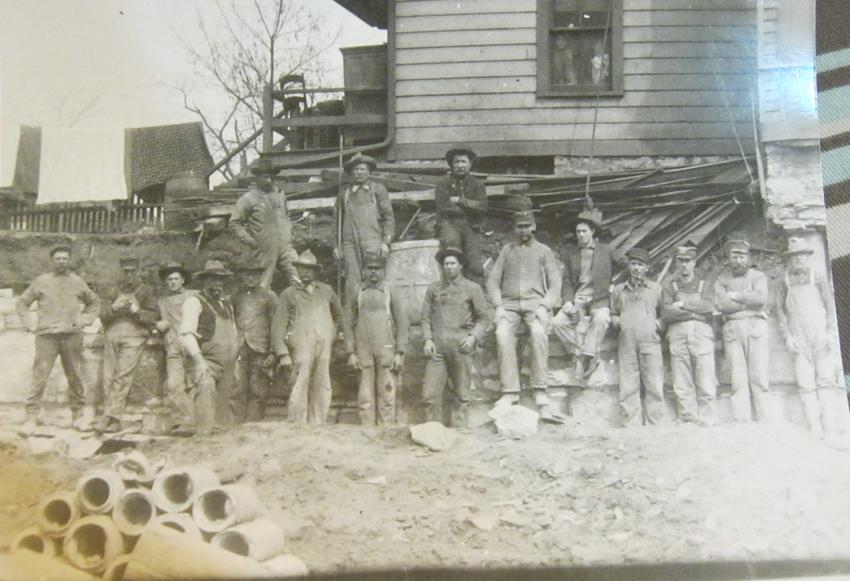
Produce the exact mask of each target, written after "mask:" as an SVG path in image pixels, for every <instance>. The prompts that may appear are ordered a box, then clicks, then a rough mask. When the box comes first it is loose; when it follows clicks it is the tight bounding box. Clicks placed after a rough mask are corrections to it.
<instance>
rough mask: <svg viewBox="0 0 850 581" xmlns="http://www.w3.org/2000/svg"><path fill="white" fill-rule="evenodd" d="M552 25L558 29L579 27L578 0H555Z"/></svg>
mask: <svg viewBox="0 0 850 581" xmlns="http://www.w3.org/2000/svg"><path fill="white" fill-rule="evenodd" d="M553 7H554V14H553V15H552V25H553V26H555V27H558V28H575V27H577V26H581V12H580V11H579V0H555V2H554V3H553Z"/></svg>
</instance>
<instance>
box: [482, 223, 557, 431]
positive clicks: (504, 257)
mask: <svg viewBox="0 0 850 581" xmlns="http://www.w3.org/2000/svg"><path fill="white" fill-rule="evenodd" d="M536 227H537V225H536V222H535V220H534V214H532V213H531V211H529V210H524V211H520V212H516V213H515V214H514V233H515V236H516V240H514V241H512V242H508V243H507V244H505V245H504V246H503V247H502V250H501V251H500V252H499V257H498V258H497V259H496V263H495V264H494V265H493V269H492V270H491V271H490V274H489V275H488V277H487V294H488V295H489V297H490V302H491V304H492V305H493V306H494V307H495V309H496V315H495V318H496V341H497V344H498V348H499V375H500V377H501V382H502V397H501V398H500V399H499V400H498V401H497V402H496V405H497V406H505V405H512V404H515V403H518V402H519V395H520V377H519V364H518V362H517V339H516V333H517V328H518V327H519V325H520V324H523V325H525V326H526V327H527V328H528V331H529V334H530V343H531V361H530V365H529V367H530V368H531V388H532V390H533V391H534V401H535V403H536V405H537V406H538V407H539V408H540V409H541V410H543V411H545V412H546V413H547V414H549V413H551V414H554V413H555V410H554V408H551V407H550V401H549V396H548V393H547V391H546V389H547V383H546V376H547V369H548V358H549V336H548V327H549V321H550V319H551V316H552V309H553V308H554V307H555V306H556V305H557V304H558V302H559V300H560V297H561V273H560V271H559V269H558V263H557V261H556V260H555V254H554V253H553V252H552V249H551V248H549V247H548V246H546V245H545V244H542V243H540V242H538V241H537V239H535V237H534V231H535V229H536Z"/></svg>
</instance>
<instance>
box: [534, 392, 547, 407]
mask: <svg viewBox="0 0 850 581" xmlns="http://www.w3.org/2000/svg"><path fill="white" fill-rule="evenodd" d="M534 405H536V406H537V407H539V408H543V407H546V406H548V405H549V394H547V393H546V390H545V389H535V390H534Z"/></svg>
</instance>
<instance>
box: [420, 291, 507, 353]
mask: <svg viewBox="0 0 850 581" xmlns="http://www.w3.org/2000/svg"><path fill="white" fill-rule="evenodd" d="M490 319H491V315H490V305H489V304H488V303H487V299H486V298H485V297H484V291H482V290H481V287H480V286H478V285H477V284H475V283H474V282H472V281H471V280H469V279H467V278H464V277H463V276H458V277H457V278H456V279H455V280H454V281H449V280H447V279H443V280H440V281H439V282H435V283H434V284H432V285H431V286H429V287H428V290H427V291H425V300H424V302H423V304H422V319H421V325H422V335H423V337H424V338H425V340H428V339H433V337H434V335H436V334H439V333H441V332H442V331H443V330H444V329H463V330H466V331H469V333H470V334H471V335H474V336H475V339H476V341H479V342H480V341H481V340H482V339H483V338H484V331H486V330H487V326H488V325H489V324H490Z"/></svg>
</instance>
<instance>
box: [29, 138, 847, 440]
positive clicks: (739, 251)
mask: <svg viewBox="0 0 850 581" xmlns="http://www.w3.org/2000/svg"><path fill="white" fill-rule="evenodd" d="M476 159H477V158H476V155H475V153H474V152H473V151H472V150H471V149H470V148H468V147H465V146H457V147H453V148H451V149H450V150H449V151H448V152H447V153H446V161H447V163H448V165H449V168H450V169H449V172H448V174H447V175H446V176H445V177H444V178H441V179H440V181H439V182H438V183H437V185H436V187H435V202H436V204H435V205H436V217H437V236H438V237H439V239H440V246H441V249H440V251H439V252H437V254H436V257H435V258H436V261H437V263H438V265H439V269H440V278H439V280H436V281H434V282H433V284H431V285H430V286H429V287H428V289H427V291H426V293H425V296H424V300H423V304H422V305H421V310H420V318H419V321H418V322H419V324H420V327H421V330H422V337H423V341H424V355H425V356H426V357H427V363H426V368H425V374H424V378H423V384H422V392H421V393H422V402H423V407H424V412H425V416H426V420H436V421H443V422H446V423H449V424H450V425H454V426H465V425H466V424H467V417H468V412H469V405H470V402H471V400H472V393H471V386H472V375H473V367H474V365H473V361H474V354H475V353H476V350H477V349H478V348H479V346H480V345H481V343H482V341H483V339H484V337H485V335H486V334H487V333H488V332H489V331H490V330H491V329H492V328H493V327H495V336H496V342H497V346H498V357H499V371H500V379H501V388H502V394H501V397H500V398H499V399H498V401H496V403H495V406H494V407H495V409H501V410H504V409H505V408H506V407H508V406H511V405H515V404H518V403H519V400H520V393H521V390H522V380H521V372H520V365H519V359H520V356H519V354H518V340H517V335H518V331H519V329H520V328H525V329H526V330H527V336H528V339H527V343H528V370H529V377H528V381H527V385H526V387H527V388H528V389H529V390H530V391H531V392H532V393H533V401H534V404H535V405H536V406H537V408H538V409H539V412H540V415H541V418H542V419H543V420H544V421H551V422H554V423H561V422H563V421H564V419H565V418H564V416H563V415H562V413H561V410H560V408H559V405H558V401H557V400H554V399H552V398H550V395H549V393H548V385H547V376H548V359H549V337H550V334H551V335H554V336H555V337H556V338H557V340H558V341H560V342H561V343H562V344H563V346H564V347H565V349H566V351H567V352H568V353H569V354H571V356H572V357H573V363H572V365H573V368H574V374H575V375H574V377H575V378H576V380H575V382H576V383H577V384H579V385H584V386H586V385H587V383H588V382H589V381H590V380H591V378H592V376H593V374H594V373H595V372H596V370H597V369H598V367H599V364H600V350H601V346H602V343H603V340H604V339H605V336H606V334H607V333H608V330H609V328H613V329H616V330H617V355H618V362H619V365H618V368H619V405H620V409H621V412H622V418H623V425H636V424H641V423H647V424H656V423H659V422H662V421H663V419H664V418H665V417H666V413H667V412H666V409H665V404H664V394H663V381H664V364H663V358H662V336H663V335H666V338H667V341H668V343H669V350H670V365H671V375H672V383H673V391H674V393H675V400H676V401H675V403H676V407H677V415H678V418H679V420H681V421H682V422H692V423H695V424H699V425H712V424H714V423H715V422H716V413H715V409H714V405H715V398H716V394H717V383H718V382H717V375H716V373H715V353H714V351H715V348H714V345H715V327H716V326H717V327H719V328H720V329H721V330H722V342H723V346H724V349H725V352H726V357H727V359H728V360H729V363H730V366H731V403H732V413H733V416H734V418H735V419H736V420H741V421H746V420H750V419H753V418H754V419H756V420H759V421H760V420H768V419H770V418H771V415H772V414H775V413H776V412H775V411H774V410H773V407H772V404H771V401H770V395H771V394H770V382H769V372H770V368H769V363H768V361H769V349H770V345H769V336H768V320H767V318H768V311H769V309H770V308H771V305H769V304H768V282H767V277H766V275H765V274H764V273H762V272H760V271H758V270H756V269H755V268H753V267H752V265H751V260H750V247H749V245H748V243H747V242H745V241H743V240H730V241H728V242H727V243H726V246H725V251H726V255H727V259H728V265H727V267H726V269H725V270H724V271H723V272H722V273H721V274H720V275H719V276H718V277H716V279H715V280H713V281H708V280H706V279H705V278H704V277H701V276H700V275H699V274H698V273H697V271H696V270H695V264H696V259H697V254H698V249H697V248H696V247H695V246H694V245H691V244H688V243H686V244H683V245H682V246H680V247H678V248H677V249H676V251H675V255H674V257H673V259H672V260H673V262H674V269H673V271H672V273H671V274H670V275H668V276H667V277H666V278H665V279H664V280H663V281H662V282H661V283H659V282H656V281H654V280H652V279H651V278H649V277H648V275H647V270H648V268H649V266H650V263H651V254H650V252H648V251H647V250H645V249H642V248H631V249H630V250H628V252H626V253H625V256H624V257H618V256H615V252H614V251H613V249H612V248H611V247H610V246H609V245H607V244H605V243H603V242H601V241H599V240H598V235H599V234H600V232H601V230H602V229H603V227H604V224H603V221H602V215H601V213H600V212H598V211H597V210H593V209H587V210H585V211H583V212H581V213H580V214H579V215H578V216H577V218H576V220H575V222H574V223H573V224H572V225H571V228H572V231H573V232H574V234H575V237H576V242H577V243H576V244H575V245H574V246H571V247H570V248H569V249H568V251H567V253H566V256H564V257H563V258H564V260H563V263H564V266H563V271H562V270H561V268H560V267H559V265H558V260H557V259H556V255H555V253H554V252H553V251H552V249H551V248H549V247H548V246H546V245H545V244H543V243H541V242H540V241H538V240H537V239H536V238H535V236H534V233H535V230H536V221H535V217H534V214H533V212H532V211H531V210H522V211H518V212H516V213H515V215H514V216H513V224H514V239H513V240H512V241H510V242H508V243H506V244H505V245H504V246H503V247H502V248H501V250H500V252H499V254H498V257H497V258H496V260H495V263H494V264H493V265H492V267H491V268H490V269H489V270H488V272H487V273H486V274H485V269H484V263H483V253H482V249H483V246H484V244H483V241H484V232H483V231H484V221H485V217H486V214H487V195H486V190H485V187H484V184H483V182H482V181H481V180H479V179H478V178H476V177H475V176H473V175H472V173H471V170H472V167H473V165H474V164H475V162H476ZM376 167H377V162H376V160H374V159H373V158H371V157H369V156H366V155H362V154H357V155H355V156H354V157H352V158H351V159H350V160H349V161H348V162H347V163H346V164H345V166H344V169H345V172H346V174H347V176H348V178H349V179H348V181H347V183H346V184H345V185H344V186H343V187H342V188H341V191H340V194H339V197H338V199H337V203H336V207H335V210H336V215H337V223H338V228H339V236H338V239H337V245H336V249H335V251H334V254H335V256H336V258H337V259H338V260H339V262H340V268H341V269H342V270H343V273H344V277H345V285H344V292H343V300H342V301H340V299H339V298H338V296H337V294H336V292H335V291H334V290H333V289H332V288H331V287H330V286H329V285H327V284H325V283H323V282H321V281H319V280H318V275H319V274H320V271H321V265H320V264H319V263H318V261H317V259H316V257H315V256H314V255H313V253H312V252H311V251H310V250H306V251H305V252H303V253H302V254H300V255H299V254H298V253H297V252H295V250H294V248H293V244H292V228H291V223H290V220H289V216H288V214H287V207H286V197H285V195H284V193H283V192H282V191H281V189H280V188H279V187H278V186H277V185H276V184H275V183H274V180H273V176H274V175H275V174H276V171H275V169H274V168H273V167H271V165H270V164H269V163H268V162H267V161H266V160H261V161H260V163H258V164H257V165H256V166H255V168H254V169H253V173H254V174H255V175H256V184H255V185H254V186H253V187H252V188H251V189H250V190H249V192H248V193H246V194H245V195H243V196H242V197H241V198H240V199H239V201H238V202H237V204H236V206H235V209H234V211H233V215H232V216H231V219H230V227H231V229H232V230H233V232H234V234H235V235H236V236H237V238H238V239H239V240H240V241H241V242H242V243H244V244H245V245H247V246H248V247H250V249H251V252H252V256H253V261H249V262H247V263H246V264H241V265H238V267H237V268H235V269H234V270H236V271H237V272H236V273H234V272H232V271H231V270H229V269H228V268H227V267H226V266H225V265H224V264H223V263H222V262H221V261H217V260H209V261H207V263H206V265H205V268H204V269H203V270H200V271H198V272H195V273H194V274H193V275H190V273H189V272H188V271H187V270H186V269H185V268H184V267H183V266H182V265H180V264H177V263H169V264H166V265H164V266H162V268H160V269H159V276H160V279H161V280H162V283H163V285H164V289H163V290H162V291H160V292H158V291H157V290H156V289H154V288H152V287H151V286H150V285H148V284H146V283H145V282H143V280H142V276H141V270H140V263H139V260H138V259H137V258H125V259H122V260H121V261H120V267H121V278H120V281H119V283H118V284H117V285H116V286H115V287H114V288H112V289H111V290H109V291H108V292H106V293H105V294H102V296H100V297H99V296H97V295H96V294H95V293H94V292H92V291H91V289H90V288H89V287H88V286H87V285H86V283H85V282H83V280H82V279H81V278H80V277H79V276H77V275H76V274H74V273H73V272H72V271H71V270H70V260H71V248H70V247H69V246H66V245H61V246H57V247H55V248H53V250H52V251H51V257H52V261H53V270H52V271H51V272H49V273H47V274H43V275H41V276H39V277H38V278H36V279H35V280H34V281H33V282H32V284H31V285H30V287H29V288H28V289H27V290H26V291H25V292H24V293H23V294H22V295H21V296H20V298H19V300H18V309H19V314H20V316H21V318H22V320H24V321H25V322H26V323H27V324H28V325H30V328H31V330H32V331H34V332H35V333H36V355H35V363H34V368H33V385H32V389H31V391H30V394H29V396H28V398H27V404H26V410H27V420H26V426H27V428H28V429H33V428H34V426H35V425H36V424H37V423H38V422H39V414H38V411H39V407H40V402H41V398H42V395H43V393H44V389H45V385H46V382H47V378H48V376H49V374H50V371H51V368H52V366H53V363H54V361H55V359H56V356H57V355H59V356H60V357H61V361H62V366H63V369H64V371H65V375H66V376H67V379H68V385H69V388H68V396H69V402H70V408H71V412H72V416H73V421H74V425H75V427H77V428H79V429H90V428H92V429H96V430H98V431H101V432H105V433H109V432H115V431H118V430H120V429H121V417H122V415H123V413H124V408H125V406H126V403H127V397H128V393H129V390H130V387H131V385H132V381H133V373H134V371H135V369H136V368H137V367H138V364H139V361H140V360H141V358H142V353H143V350H144V346H145V344H146V342H147V340H148V338H149V336H150V335H151V334H152V333H158V334H160V335H161V336H162V338H163V343H164V346H165V353H166V386H165V390H164V391H165V394H166V402H167V405H168V407H169V410H170V418H171V424H170V426H171V427H170V432H171V433H172V434H174V435H192V434H196V433H197V434H210V433H215V432H216V431H219V430H222V429H224V428H225V427H226V426H227V425H229V424H230V423H232V422H233V421H257V420H260V419H262V418H263V416H264V407H265V403H266V398H267V394H268V390H269V385H270V382H271V379H272V378H273V377H274V375H275V373H276V372H277V371H278V370H283V371H285V372H288V373H289V386H290V395H289V400H288V405H287V417H288V419H289V420H290V421H293V422H309V423H323V422H325V420H326V418H327V415H328V412H329V409H330V403H331V395H332V388H331V379H330V365H331V359H332V357H331V355H332V347H333V344H334V340H335V339H336V337H337V329H338V328H339V327H340V326H341V327H342V330H343V338H344V342H345V349H346V353H347V364H348V366H350V368H351V369H352V370H354V371H357V372H359V389H358V409H359V415H360V420H361V422H362V423H364V424H374V423H377V424H388V423H393V422H394V421H395V417H396V390H397V389H398V374H399V371H400V370H401V369H402V367H403V365H404V360H405V354H406V350H407V347H408V336H409V327H410V325H411V324H412V323H414V322H415V321H411V320H410V316H409V315H408V312H409V305H406V304H405V301H404V296H403V295H402V294H401V293H400V292H399V289H397V288H391V287H388V286H387V285H386V283H385V266H386V260H387V257H388V256H389V254H390V250H391V243H392V242H393V239H394V236H395V221H394V216H393V208H392V205H391V203H390V199H389V195H388V193H387V190H386V189H385V188H384V186H383V185H381V183H379V182H378V181H377V180H375V179H373V178H372V172H374V170H375V169H376ZM785 254H786V255H787V258H788V268H787V271H786V273H785V274H784V277H783V278H782V280H781V284H780V290H779V292H778V293H777V297H778V298H777V304H776V305H775V310H776V312H777V314H778V317H779V322H780V329H781V331H782V334H783V336H784V338H785V341H786V345H787V348H788V350H789V351H790V352H791V353H792V354H793V356H794V361H795V367H796V373H797V381H798V384H799V389H800V397H801V400H802V402H803V406H804V410H805V414H806V419H807V420H808V422H809V426H810V428H811V429H812V431H814V432H821V431H822V429H823V427H822V421H821V413H822V410H821V407H820V404H819V400H818V390H820V389H833V388H835V387H836V380H837V373H836V371H837V369H836V357H835V353H836V344H835V338H836V336H837V334H836V329H837V327H836V320H835V310H834V307H833V299H832V292H831V288H830V284H829V281H828V280H827V279H826V278H825V277H824V276H823V275H822V274H820V272H819V271H818V270H817V269H814V268H813V267H812V265H811V264H810V260H811V256H812V254H813V250H812V249H811V248H809V247H808V246H806V244H805V242H804V241H803V240H802V239H799V238H790V239H789V240H788V250H787V252H786V253H785ZM620 266H625V267H626V276H625V277H624V279H623V280H622V281H621V282H616V284H614V283H615V274H616V270H617V269H618V267H620ZM237 275H238V276H239V278H240V284H239V285H238V288H235V287H234V285H233V284H232V283H231V282H230V281H232V280H233V279H234V278H235V277H236V276H237ZM276 276H280V277H282V278H283V279H284V280H283V282H284V284H285V288H284V290H283V291H282V292H281V293H280V294H279V295H278V294H275V293H274V292H272V290H271V286H272V283H273V281H275V280H276ZM190 278H194V279H195V280H196V281H197V286H198V287H199V288H198V290H189V289H188V288H187V285H188V283H189V282H190ZM35 301H37V302H38V320H37V323H35V324H31V323H30V319H29V318H28V310H29V307H30V305H31V304H32V303H33V302H35ZM416 307H417V308H418V307H419V306H418V305H417V306H416ZM97 317H99V318H100V321H101V323H102V325H103V327H104V330H105V345H104V362H103V366H104V373H103V376H104V394H105V402H104V405H103V413H102V415H101V416H100V417H98V418H97V419H96V421H94V413H93V402H92V401H90V399H91V398H87V397H86V396H85V394H86V393H88V392H90V390H86V389H85V386H84V383H85V381H86V380H85V377H84V374H83V372H82V350H83V343H82V334H81V332H82V329H83V327H85V326H87V325H88V324H90V323H92V322H93V321H94V319H95V318H97ZM236 376H238V378H237V379H236V381H233V380H234V378H235V377H236ZM642 392H643V393H642ZM444 401H447V402H449V404H450V405H448V406H444V405H443V404H444ZM444 407H447V408H448V409H444Z"/></svg>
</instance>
